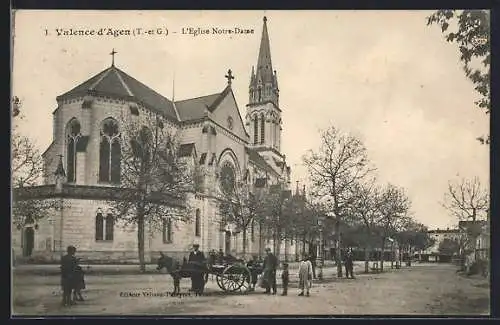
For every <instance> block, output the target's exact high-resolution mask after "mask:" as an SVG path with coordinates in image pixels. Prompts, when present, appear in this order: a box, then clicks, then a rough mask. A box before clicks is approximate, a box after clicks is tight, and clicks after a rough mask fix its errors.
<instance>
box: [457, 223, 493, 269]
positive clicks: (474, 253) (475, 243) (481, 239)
mask: <svg viewBox="0 0 500 325" xmlns="http://www.w3.org/2000/svg"><path fill="white" fill-rule="evenodd" d="M458 227H459V229H460V230H461V232H462V233H463V234H465V235H466V237H467V239H468V240H467V246H466V254H467V255H471V258H470V259H469V260H471V261H474V260H476V259H489V251H490V227H489V222H488V221H486V220H477V221H460V222H459V223H458Z"/></svg>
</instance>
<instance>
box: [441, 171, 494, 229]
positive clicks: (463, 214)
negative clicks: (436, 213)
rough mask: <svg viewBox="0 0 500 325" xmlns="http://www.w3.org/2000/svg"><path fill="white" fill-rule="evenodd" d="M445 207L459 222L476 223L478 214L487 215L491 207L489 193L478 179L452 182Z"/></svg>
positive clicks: (445, 198)
mask: <svg viewBox="0 0 500 325" xmlns="http://www.w3.org/2000/svg"><path fill="white" fill-rule="evenodd" d="M443 206H444V207H445V208H446V209H447V210H448V211H449V212H450V213H451V214H452V215H453V216H455V217H457V218H458V220H460V221H462V220H471V221H473V222H474V221H476V219H477V217H478V214H481V213H484V214H485V216H486V213H487V211H488V207H489V195H488V192H487V191H486V190H485V189H484V188H483V187H482V186H481V182H480V181H479V178H478V177H474V178H473V179H462V180H461V181H460V182H450V183H449V184H448V192H447V193H446V194H445V197H444V203H443Z"/></svg>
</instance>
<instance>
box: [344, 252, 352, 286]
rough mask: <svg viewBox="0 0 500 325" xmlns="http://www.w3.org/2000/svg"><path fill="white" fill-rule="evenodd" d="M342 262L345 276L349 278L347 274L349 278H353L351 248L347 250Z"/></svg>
mask: <svg viewBox="0 0 500 325" xmlns="http://www.w3.org/2000/svg"><path fill="white" fill-rule="evenodd" d="M344 263H345V277H346V278H349V275H351V279H354V261H353V256H352V250H351V249H349V250H348V251H347V253H346V255H345V261H344Z"/></svg>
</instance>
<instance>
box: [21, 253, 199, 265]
mask: <svg viewBox="0 0 500 325" xmlns="http://www.w3.org/2000/svg"><path fill="white" fill-rule="evenodd" d="M163 253H164V254H165V255H167V256H170V257H173V258H175V259H178V260H182V258H183V257H186V258H187V257H188V256H189V252H188V251H185V252H180V251H176V252H163ZM144 255H145V256H144V259H145V262H146V263H148V264H156V261H157V259H158V258H159V257H160V251H149V252H145V254H144ZM76 256H77V258H79V259H80V263H81V264H96V265H99V264H139V256H138V253H137V251H77V252H76ZM60 261H61V253H60V252H47V251H39V252H37V251H35V252H33V254H32V255H31V256H30V257H23V256H16V257H15V264H58V263H60Z"/></svg>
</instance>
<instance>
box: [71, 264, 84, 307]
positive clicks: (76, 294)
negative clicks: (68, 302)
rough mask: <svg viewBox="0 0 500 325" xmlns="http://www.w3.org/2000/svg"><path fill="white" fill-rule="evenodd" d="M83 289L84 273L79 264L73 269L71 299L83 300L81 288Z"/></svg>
mask: <svg viewBox="0 0 500 325" xmlns="http://www.w3.org/2000/svg"><path fill="white" fill-rule="evenodd" d="M84 289H85V274H84V272H83V269H82V267H81V266H80V265H77V266H76V269H75V283H74V288H73V301H76V300H78V301H83V300H84V299H83V297H82V290H84Z"/></svg>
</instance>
